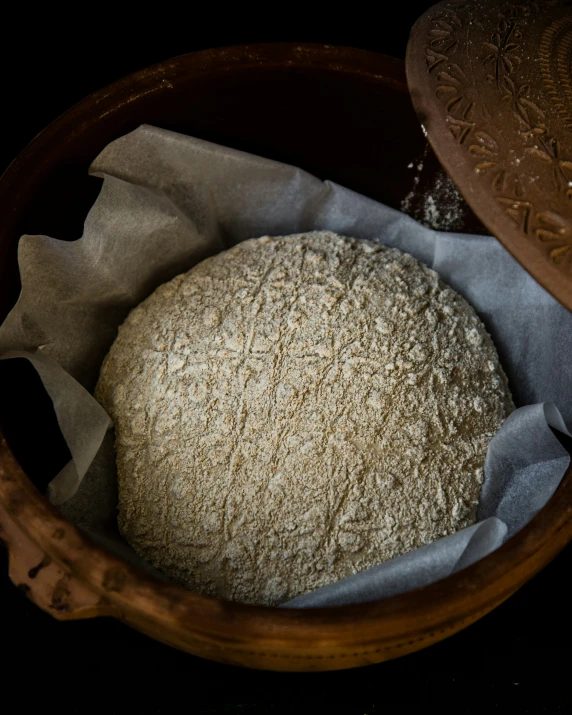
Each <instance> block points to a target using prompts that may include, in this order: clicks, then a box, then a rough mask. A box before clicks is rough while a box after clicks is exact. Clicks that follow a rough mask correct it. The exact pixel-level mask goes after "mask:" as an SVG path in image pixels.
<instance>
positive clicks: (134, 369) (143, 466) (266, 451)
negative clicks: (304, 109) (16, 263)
mask: <svg viewBox="0 0 572 715" xmlns="http://www.w3.org/2000/svg"><path fill="white" fill-rule="evenodd" d="M96 397H97V398H98V399H99V401H100V402H101V404H102V405H103V406H104V407H105V408H106V410H107V411H108V412H109V414H110V416H111V417H112V419H113V421H114V424H115V431H116V452H117V465H118V478H119V526H120V529H121V532H122V534H123V535H124V537H125V538H126V539H127V541H128V542H129V543H130V544H131V545H132V546H133V547H134V548H135V550H136V551H137V552H138V553H139V554H140V555H142V556H143V557H145V558H146V559H147V560H149V561H150V562H151V563H152V564H153V565H154V566H155V567H157V568H159V569H161V570H162V571H164V572H165V573H166V574H167V575H169V576H171V577H172V578H173V579H174V580H176V581H177V582H179V583H181V584H182V585H184V586H187V587H188V588H191V589H193V590H196V591H199V592H202V593H208V594H214V595H218V596H221V597H224V598H228V599H231V600H238V601H243V602H247V603H259V604H268V605H275V604H278V603H280V602H283V601H285V600H288V599H290V598H293V597H295V596H297V595H299V594H301V593H305V592H307V591H310V590H312V589H315V588H318V587H320V586H323V585H326V584H328V583H331V582H332V581H335V580H338V579H340V578H344V577H345V576H348V575H350V574H352V573H356V572H357V571H361V570H363V569H366V568H368V567H370V566H373V565H376V564H379V563H381V562H383V561H386V560H388V559H391V558H394V557H395V556H399V555H400V554H403V553H405V552H407V551H410V550H411V549H414V548H417V547H418V546H421V545H423V544H426V543H428V542H430V541H433V540H435V539H437V538H439V537H441V536H444V535H446V534H450V533H453V532H454V531H457V530H459V529H461V528H463V527H465V526H468V525H470V524H472V523H473V522H474V521H475V518H476V509H477V504H478V498H479V493H480V488H481V483H482V480H483V466H484V461H485V455H486V450H487V446H488V443H489V441H490V439H491V437H492V436H493V435H494V433H495V432H496V431H497V430H498V428H499V427H500V425H501V424H502V422H503V421H504V419H505V418H506V417H507V415H508V414H509V412H510V411H511V409H512V408H513V405H512V400H511V397H510V393H509V391H508V386H507V381H506V377H505V375H504V373H503V371H502V368H501V366H500V364H499V361H498V356H497V353H496V350H495V347H494V345H493V343H492V340H491V338H490V337H489V335H488V334H487V332H486V330H485V328H484V326H483V325H482V323H481V321H480V320H479V318H478V317H477V315H476V314H475V312H474V310H473V309H472V308H471V307H470V306H469V304H468V303H467V302H466V301H465V300H464V299H463V298H462V297H461V296H459V295H458V294H457V293H455V292H454V291H453V290H451V289H450V288H448V287H447V286H446V285H444V284H443V283H442V282H441V281H440V279H439V277H438V275H437V274H436V273H435V272H434V271H432V270H430V269H429V268H427V267H426V266H424V265H423V264H422V263H420V262H419V261H417V260H416V259H414V258H413V257H412V256H410V255H408V254H405V253H402V252H400V251H398V250H397V249H388V248H385V247H382V246H380V245H377V244H373V243H369V242H367V241H362V240H356V239H349V238H342V237H340V236H337V235H336V234H333V233H329V232H313V233H307V234H299V235H296V236H286V237H274V238H269V237H264V238H259V239H252V240H250V241H245V242H243V243H241V244H239V245H238V246H236V247H234V248H232V249H230V250H228V251H225V252H223V253H221V254H219V255H217V256H214V257H212V258H209V259H207V260H206V261H203V262H202V263H200V264H199V265H197V266H195V267H194V268H193V269H192V270H191V271H189V272H188V273H185V274H182V275H180V276H178V277H176V278H175V279H173V280H172V281H170V282H169V283H166V284H164V285H162V286H160V287H159V288H158V289H157V290H156V291H155V292H154V293H153V294H152V295H151V296H150V297H149V298H147V299H146V300H145V301H143V303H141V304H140V305H139V306H138V307H137V308H135V309H134V310H133V311H132V312H131V313H130V315H129V316H128V318H127V320H126V321H125V323H124V324H123V325H122V326H121V328H120V329H119V334H118V337H117V339H116V341H115V343H114V344H113V346H112V348H111V350H110V352H109V354H108V356H107V357H106V359H105V361H104V363H103V366H102V370H101V375H100V380H99V383H98V386H97V389H96Z"/></svg>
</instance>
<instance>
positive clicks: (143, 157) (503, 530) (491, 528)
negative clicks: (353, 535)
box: [0, 125, 572, 608]
mask: <svg viewBox="0 0 572 715" xmlns="http://www.w3.org/2000/svg"><path fill="white" fill-rule="evenodd" d="M91 173H92V174H94V175H96V176H100V177H102V178H103V179H104V182H103V187H102V190H101V193H100V196H99V198H98V199H97V201H96V203H95V205H94V206H93V208H92V210H91V211H90V213H89V215H88V217H87V219H86V222H85V228H84V234H83V237H82V238H81V239H79V240H78V241H75V242H72V243H68V242H63V241H58V240H57V239H54V238H49V237H47V236H23V237H22V239H21V241H20V244H19V254H18V258H19V265H20V271H21V276H22V286H23V287H22V293H21V296H20V299H19V301H18V304H17V305H16V307H15V308H14V310H13V311H12V312H11V313H10V315H9V316H8V317H7V319H6V321H5V322H4V324H3V325H2V326H0V357H1V358H7V359H9V358H13V357H18V356H19V357H22V356H24V357H26V358H27V359H29V360H30V362H31V363H32V364H33V366H34V367H35V368H36V370H37V371H38V374H39V375H40V378H41V379H42V381H43V383H44V386H45V387H46V389H47V391H48V393H49V395H50V397H51V398H52V400H53V401H54V405H55V409H56V414H57V417H58V422H59V425H60V428H61V430H62V434H63V436H64V438H65V440H66V442H67V444H68V446H69V449H70V452H71V454H72V462H71V463H70V464H69V465H68V466H67V467H66V468H65V469H64V470H63V471H62V472H61V473H60V474H59V475H58V476H57V477H56V479H54V481H53V482H52V483H51V484H50V486H49V489H48V496H49V498H50V500H51V501H52V503H54V504H55V505H58V506H59V507H60V509H61V510H62V512H63V513H64V515H65V516H66V517H67V518H69V519H70V520H71V521H73V522H74V523H76V524H77V525H78V526H79V527H80V528H82V529H83V530H85V531H86V532H87V533H88V534H90V535H91V536H92V538H94V539H95V540H96V541H98V542H99V543H101V544H102V545H104V546H105V547H106V548H109V549H110V550H112V551H114V552H115V553H117V554H118V555H120V556H121V557H122V558H125V559H126V560H128V561H131V562H132V563H135V564H137V565H139V566H141V567H142V568H146V569H148V570H152V571H153V572H154V573H156V574H157V575H159V574H158V572H156V571H155V570H154V569H152V567H151V566H150V565H149V564H146V563H145V562H142V561H141V559H139V557H137V555H136V554H135V553H134V552H133V550H132V549H131V548H130V547H129V546H128V545H127V544H126V543H125V542H124V541H123V540H122V539H121V537H120V536H119V533H118V530H117V526H116V519H115V508H116V499H117V496H116V490H117V487H116V473H115V459H114V454H113V435H112V431H110V430H108V426H109V422H110V421H109V419H108V417H107V415H106V414H105V412H104V411H103V409H102V408H101V407H100V406H99V405H98V404H97V403H96V402H95V400H94V399H93V398H92V397H91V395H90V393H91V391H92V390H93V388H94V386H95V383H96V381H97V376H98V372H99V367H100V364H101V361H102V359H103V357H104V356H105V354H106V352H107V351H108V349H109V347H110V345H111V343H112V342H113V340H114V338H115V335H116V332H117V327H118V325H119V324H120V323H121V322H122V321H123V319H124V318H125V316H126V315H127V313H128V312H129V310H131V308H133V307H134V306H135V305H137V304H138V303H139V302H140V301H141V300H143V299H144V298H145V297H146V296H147V295H149V293H151V292H152V291H153V290H154V289H155V288H156V287H157V286H158V285H159V284H160V283H162V282H164V281H166V280H168V279H169V278H171V277H173V276H175V275H177V274H178V273H180V272H182V271H185V270H188V269H189V268H190V267H191V266H192V265H194V264H195V263H197V262H198V261H199V260H201V259H202V258H204V257H206V256H208V255H212V254H214V253H216V252H218V251H220V250H222V249H224V248H226V247H229V246H231V245H234V244H236V243H238V242H239V241H242V240H244V239H247V238H252V237H255V236H262V235H265V234H269V235H284V234H292V233H297V232H301V231H308V230H326V229H327V230H332V231H335V232H337V233H340V234H344V235H348V236H353V237H357V238H368V239H370V240H374V241H379V242H381V243H383V244H385V245H388V246H395V247H397V248H400V249H402V250H405V251H408V252H410V253H412V254H413V255H414V256H416V257H417V258H419V259H420V260H422V261H424V262H425V263H426V264H427V265H429V266H431V267H432V268H434V269H435V270H436V271H438V272H439V273H440V275H441V276H442V278H443V279H444V280H445V281H446V282H447V283H449V284H450V285H451V286H452V287H453V288H455V290H457V291H458V292H459V293H461V294H462V295H464V296H465V297H466V298H467V299H468V300H469V301H470V302H471V303H472V305H473V306H474V307H475V308H476V310H477V311H478V313H479V315H480V317H481V318H482V320H483V322H484V323H485V325H486V327H487V329H488V330H489V332H490V333H491V335H492V336H493V339H494V340H495V343H496V345H497V347H498V350H499V354H500V357H501V360H502V363H503V365H504V367H505V369H506V372H507V374H508V377H509V381H510V386H511V389H512V392H513V396H514V398H515V402H516V404H517V405H518V406H519V407H520V409H518V410H516V411H515V412H514V413H513V414H512V415H511V416H510V417H509V419H508V420H507V421H506V422H505V424H504V425H503V427H502V428H501V430H500V431H499V433H498V434H497V435H496V436H495V438H494V439H493V440H492V442H491V444H490V446H489V450H488V454H487V462H486V466H485V473H486V476H485V484H484V486H483V492H482V499H481V505H480V512H479V519H480V521H479V523H478V524H475V525H474V526H471V527H469V528H467V529H464V530H463V531H461V532H458V533H457V534H453V535H451V536H448V537H446V538H443V539H440V540H439V541H436V542H434V543H432V544H428V545H426V546H424V547H422V548H420V549H417V550H416V551H413V552H411V553H409V554H405V555H404V556H401V557H399V558H397V559H394V560H392V561H390V562H387V563H385V564H382V565H380V566H377V567H374V568H372V569H368V570H367V571H364V572H362V573H360V574H356V575H354V576H351V577H349V578H347V579H344V580H342V581H339V582H337V583H335V584H332V585H330V586H326V587H324V588H321V589H318V590H317V591H314V592H312V593H309V594H305V595H303V596H299V597H298V598H296V599H294V600H293V601H290V602H288V603H287V604H284V606H289V607H300V608H301V607H312V606H314V607H315V606H327V605H338V604H343V603H357V602H360V601H367V600H373V599H378V598H383V597H386V596H389V595H393V594H397V593H402V592H404V591H408V590H410V589H413V588H417V587H419V586H422V585H426V584H428V583H432V582H433V581H436V580H439V579H441V578H444V577H445V576H447V575H449V574H450V573H452V572H454V571H456V570H459V569H461V568H464V567H466V566H468V565H469V564H471V563H473V562H474V561H476V560H477V559H480V558H482V557H483V556H485V555H486V554H488V553H490V552H491V551H492V550H494V549H495V548H497V547H498V546H499V545H500V544H502V543H503V541H505V540H506V539H507V538H510V536H512V535H513V534H515V533H516V532H517V531H518V530H519V529H521V528H522V527H523V526H524V525H525V524H526V523H527V522H528V521H529V520H530V519H531V518H532V517H533V516H534V514H536V513H537V511H538V510H539V509H541V508H542V507H543V506H544V504H546V502H547V500H548V499H549V498H550V497H551V496H552V494H553V493H554V491H555V490H556V488H557V486H558V484H559V482H560V480H561V478H562V476H563V474H564V472H565V470H566V468H567V466H568V464H569V461H570V457H569V455H568V453H567V451H566V450H565V449H564V448H563V447H562V446H561V444H560V442H559V441H558V439H557V438H556V437H555V436H554V433H553V429H554V430H559V431H561V432H563V433H566V434H570V433H569V432H568V430H567V427H566V423H568V424H572V379H571V378H572V374H571V373H572V368H571V366H570V359H569V356H570V355H571V354H572V315H571V314H570V313H569V312H568V311H567V310H566V309H564V308H563V307H562V306H561V305H560V304H559V303H557V302H556V301H555V300H554V299H553V298H552V297H551V296H550V295H549V294H548V293H547V292H546V291H545V290H544V289H543V288H541V287H540V286H539V285H538V284H537V283H536V282H535V281H534V280H533V279H532V278H531V277H530V276H529V275H528V274H527V273H526V272H525V271H524V270H523V269H522V268H521V267H520V265H519V264H518V263H517V262H516V261H515V260H514V259H513V258H512V257H511V256H510V255H509V254H508V253H507V252H506V251H505V250H504V248H502V246H501V245H500V244H499V243H498V242H497V241H496V240H495V239H494V238H490V237H481V236H467V235H461V234H451V233H448V234H446V233H438V232H434V231H431V230H429V229H426V228H424V227H423V226H421V225H420V224H418V223H416V222H415V221H413V220H412V219H410V218H409V217H408V216H406V215H404V214H402V213H400V212H398V211H395V210H393V209H390V208H388V207H386V206H383V205H381V204H379V203H377V202H375V201H372V200H370V199H367V198H365V197H363V196H360V195H358V194H356V193H354V192H352V191H350V190H348V189H345V188H343V187H341V186H338V185H336V184H333V183H331V182H329V181H325V182H322V181H320V180H319V179H317V178H315V177H313V176H311V175H309V174H307V173H305V172H304V171H302V170H300V169H297V168H295V167H291V166H287V165H285V164H280V163H277V162H274V161H270V160H267V159H263V158H261V157H256V156H252V155H249V154H245V153H243V152H239V151H235V150H232V149H228V148H225V147H220V146H218V145H214V144H211V143H208V142H204V141H201V140H198V139H194V138H192V137H186V136H183V135H180V134H176V133H173V132H168V131H165V130H161V129H157V128H154V127H150V126H145V125H144V126H142V127H140V128H139V129H137V130H136V131H134V132H132V133H131V134H128V135H126V136H125V137H122V138H120V139H118V140H117V141H115V142H113V143H112V144H110V145H109V146H108V147H107V148H106V149H105V150H104V151H103V152H102V153H101V154H100V155H99V156H98V157H97V159H96V160H95V161H94V163H93V165H92V167H91ZM384 180H387V179H385V178H384V177H383V175H380V181H384ZM0 399H1V385H0ZM162 578H165V577H164V576H162Z"/></svg>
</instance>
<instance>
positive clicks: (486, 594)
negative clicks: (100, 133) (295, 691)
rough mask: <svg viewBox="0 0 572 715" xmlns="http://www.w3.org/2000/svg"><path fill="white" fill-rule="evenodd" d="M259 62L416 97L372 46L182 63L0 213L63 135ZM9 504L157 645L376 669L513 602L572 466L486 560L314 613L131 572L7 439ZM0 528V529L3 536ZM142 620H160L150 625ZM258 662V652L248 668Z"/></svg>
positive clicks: (276, 48) (125, 92)
mask: <svg viewBox="0 0 572 715" xmlns="http://www.w3.org/2000/svg"><path fill="white" fill-rule="evenodd" d="M261 63H264V64H265V66H266V67H267V68H268V67H272V66H273V63H274V65H279V66H280V67H284V66H285V65H284V63H286V64H287V66H288V67H291V66H292V67H298V68H304V67H315V68H320V69H325V70H329V71H336V72H345V73H352V72H354V73H359V74H361V75H365V76H366V77H368V78H370V79H372V80H373V81H381V82H383V83H385V84H387V85H388V86H390V87H392V88H393V89H395V90H397V91H400V92H407V85H406V83H405V70H404V63H403V62H402V61H401V60H397V59H394V58H388V57H385V56H383V55H380V54H377V53H374V52H369V51H366V50H356V49H352V48H346V47H336V46H331V45H319V44H308V43H270V44H256V45H237V46H234V47H224V48H215V49H210V50H202V51H199V52H195V53H191V54H187V55H179V56H178V57H175V58H172V59H169V60H166V61H164V62H161V63H158V64H156V65H153V66H151V67H148V68H146V69H143V70H140V71H139V72H136V73H134V74H131V75H128V76H127V77H124V78H123V79H120V80H118V81H117V82H114V83H113V84H111V85H109V86H108V87H105V88H104V89H102V90H99V91H98V92H95V93H94V94H92V95H90V96H88V97H86V98H85V99H83V100H81V101H80V102H79V103H78V104H76V105H74V106H73V107H72V108H71V109H69V110H68V111H67V112H65V113H64V114H62V115H61V116H60V117H59V118H57V119H56V120H55V121H53V122H52V123H51V124H50V125H48V127H46V128H45V129H44V130H43V131H42V132H40V133H39V134H38V135H37V136H36V137H35V138H34V139H33V140H32V141H31V142H30V143H29V144H28V145H27V146H26V147H25V148H24V149H23V150H22V152H21V153H20V154H19V155H18V156H17V157H16V158H15V159H14V161H13V162H12V163H11V164H10V165H9V167H8V168H7V169H6V171H5V173H4V174H3V176H2V177H1V178H0V206H1V205H2V204H3V202H4V201H6V200H7V197H8V196H9V195H10V193H12V194H14V192H15V191H17V186H18V183H19V182H22V181H25V180H26V176H27V175H28V173H29V171H30V168H31V167H32V166H34V167H36V166H37V164H36V162H37V161H38V158H39V159H40V161H41V160H43V161H44V162H47V147H48V148H49V144H50V143H51V142H53V141H55V140H57V139H58V137H60V138H63V137H65V134H66V132H70V131H78V126H81V127H82V130H83V131H85V129H86V123H87V125H89V124H90V123H94V122H97V121H99V120H100V119H101V118H102V117H103V116H106V115H109V114H110V113H112V112H113V111H115V110H116V109H117V108H118V107H120V106H121V104H122V103H123V104H124V103H127V102H134V101H137V99H138V98H140V97H142V96H144V95H145V94H148V93H149V92H151V91H156V92H161V91H163V88H164V87H165V86H168V83H169V78H170V77H174V76H175V75H176V74H177V72H179V73H180V72H188V71H192V72H195V73H197V74H199V73H201V72H203V71H204V70H205V69H206V68H210V69H212V68H213V67H220V68H228V67H232V66H234V65H240V67H241V68H245V67H250V66H252V67H255V66H259V65H260V64H261ZM118 102H119V103H118ZM94 106H96V107H97V112H96V113H95V114H94V113H93V107H94ZM78 122H79V124H78ZM74 127H75V129H74ZM0 507H3V508H4V510H5V512H6V513H7V514H8V517H9V518H10V519H12V520H13V521H14V522H15V523H17V524H18V526H19V527H20V528H21V530H22V532H24V533H25V534H26V535H27V536H28V537H29V538H30V539H31V540H32V541H33V542H34V543H36V544H37V545H39V547H40V548H41V550H42V551H43V552H44V553H45V554H47V555H48V556H49V557H50V558H51V559H53V560H55V561H57V562H58V563H59V564H61V565H62V567H63V568H65V569H66V570H67V571H68V572H70V573H71V574H73V576H74V577H76V578H77V579H79V580H80V581H81V582H83V583H85V584H88V585H89V588H90V589H92V590H93V591H95V592H97V593H98V594H99V595H100V596H101V599H103V601H105V602H106V603H108V604H111V605H112V606H113V607H114V608H116V615H119V617H121V618H124V619H125V620H127V621H128V622H129V623H131V625H135V627H137V628H139V629H140V630H144V631H146V632H151V631H153V635H154V637H156V638H159V639H160V640H163V637H162V636H161V635H158V634H160V633H164V634H165V640H166V642H170V643H171V644H173V645H178V647H184V649H187V650H190V651H191V652H197V653H202V652H203V651H205V649H207V650H208V649H210V650H209V653H210V655H209V656H208V657H215V658H216V659H220V660H227V661H228V660H229V658H230V659H231V660H232V662H241V663H242V664H247V665H248V664H252V663H253V662H254V664H255V667H270V668H274V667H275V666H274V663H276V662H277V661H276V659H279V658H293V659H294V661H291V662H294V663H295V667H291V666H289V665H288V666H284V667H282V665H279V667H278V666H277V669H294V670H300V669H326V668H328V669H329V668H340V667H350V666H353V665H360V664H364V663H366V662H377V661H379V660H384V659H387V658H390V657H395V656H396V655H400V654H404V653H407V652H411V651H413V650H417V649H419V648H422V647H424V646H425V645H428V644H429V643H432V642H435V641H437V640H441V639H442V638H444V637H446V636H448V635H450V634H452V633H454V632H456V631H458V630H460V629H461V628H463V627H465V626H466V625H469V624H470V623H472V622H473V621H475V620H477V619H478V618H480V617H482V616H483V615H485V614H486V613H487V612H489V611H490V610H492V609H493V608H494V607H495V606H497V605H498V604H500V603H501V602H502V601H504V600H505V599H506V598H508V597H509V596H510V595H511V594H512V593H513V592H514V591H516V590H517V589H518V588H519V587H520V586H521V585H523V584H524V583H525V581H526V580H528V579H529V578H530V577H531V576H533V575H534V574H535V573H537V572H538V571H539V570H540V569H541V568H542V567H543V566H544V565H546V564H547V563H548V562H549V561H550V560H551V559H552V558H554V556H556V554H557V553H558V552H559V551H560V550H561V549H562V548H564V546H565V545H566V543H568V542H569V541H570V539H571V538H572V518H571V517H572V465H571V466H570V467H569V468H568V469H567V471H566V474H565V476H564V478H563V480H562V482H561V484H560V486H559V488H558V489H557V491H556V492H555V494H554V495H553V496H552V498H551V499H550V501H549V502H548V504H546V506H545V507H544V508H543V509H542V510H541V511H540V512H539V513H538V514H537V515H536V516H535V517H534V518H533V520H532V521H531V522H530V523H529V524H528V525H527V526H526V527H524V528H523V529H522V530H521V531H520V532H518V533H517V534H516V535H515V536H513V537H512V538H511V539H509V540H508V541H507V542H506V543H505V544H503V545H502V546H501V547H500V548H499V549H497V550H496V551H494V552H493V553H492V554H490V555H489V556H487V557H485V558H484V559H481V560H480V561H478V562H476V563H475V564H473V565H471V566H469V567H467V568H465V569H463V570H462V571H459V572H457V573H455V574H453V575H451V576H448V577H447V578H445V579H442V580H440V581H438V582H436V583H433V584H430V585H428V586H424V587H422V588H419V589H416V590H414V591H409V592H407V593H405V594H399V595H396V596H390V597H388V598H385V599H383V600H379V601H372V602H368V603H362V604H355V605H349V606H336V607H328V608H315V609H286V608H276V607H266V606H252V605H246V604H240V603H234V602H229V601H224V600H222V599H218V598H215V597H212V596H203V595H200V594H197V593H193V592H191V591H188V590H186V589H184V588H182V587H180V586H176V585H174V584H171V583H166V582H163V581H160V580H159V579H157V578H155V577H153V576H151V575H149V574H147V573H145V572H143V571H141V570H139V569H137V568H135V567H133V566H130V565H128V564H126V563H125V562H124V561H122V560H121V559H120V558H118V557H116V556H114V555H113V554H111V553H110V552H107V551H106V550H105V549H103V548H102V547H100V546H99V545H97V544H95V543H94V542H93V541H91V539H89V537H87V536H86V535H84V534H83V533H82V532H81V531H80V530H79V529H78V527H76V526H75V525H73V524H72V523H70V522H68V521H66V520H65V519H64V518H63V517H62V516H61V515H60V514H59V513H58V512H57V511H56V509H55V508H54V507H52V506H51V505H50V504H49V502H48V501H47V499H46V498H45V497H44V496H43V495H42V494H41V493H40V492H39V491H38V490H37V489H36V488H35V487H34V486H33V484H32V482H31V481H30V480H29V478H28V477H27V476H26V474H25V473H24V471H23V469H22V468H21V466H20V465H19V464H18V462H17V461H16V459H15V457H14V455H13V453H12V452H11V450H10V448H9V446H8V444H7V443H6V440H5V439H4V437H3V435H2V434H1V432H0ZM1 526H2V525H1V523H0V535H1V534H2V529H1ZM9 550H10V547H9ZM110 573H114V574H117V573H121V575H122V576H121V587H120V588H117V587H116V582H117V581H116V579H115V580H112V581H113V583H110V579H109V574H110ZM143 621H146V622H147V624H149V623H151V624H153V626H152V628H151V627H150V626H149V627H148V626H146V625H145V623H144V622H143ZM157 629H158V630H157ZM174 631H178V632H179V633H181V632H182V633H186V634H188V636H189V638H191V637H192V638H194V639H195V641H196V639H198V641H200V642H201V643H202V644H203V645H202V646H201V645H200V644H199V645H195V646H193V645H189V644H188V643H187V645H183V646H181V644H180V642H175V640H176V639H173V638H172V637H170V636H168V634H169V633H173V632H174ZM183 640H184V639H183ZM198 641H197V642H198ZM189 643H190V641H189ZM203 646H204V648H203ZM207 646H208V648H207ZM213 649H215V651H216V652H217V653H218V652H220V657H219V656H217V655H216V654H215V656H213V655H212V653H213V652H214V651H213ZM216 649H218V650H216ZM286 653H290V655H286ZM229 654H230V655H229ZM249 655H250V656H253V658H250V660H249ZM296 658H298V659H302V660H305V661H311V660H312V659H317V660H319V659H324V658H326V659H329V660H328V663H327V664H325V665H320V666H318V667H317V668H316V667H313V666H312V667H307V666H303V667H300V666H299V664H296ZM273 659H274V660H273ZM344 659H345V660H344ZM258 663H262V666H260V665H258Z"/></svg>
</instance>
